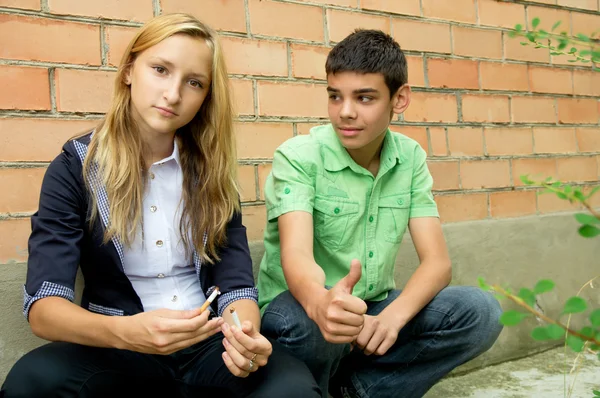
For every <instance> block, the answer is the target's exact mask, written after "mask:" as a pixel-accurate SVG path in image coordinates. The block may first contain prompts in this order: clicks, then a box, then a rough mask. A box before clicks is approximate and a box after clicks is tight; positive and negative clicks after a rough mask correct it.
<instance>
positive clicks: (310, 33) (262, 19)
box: [0, 0, 600, 263]
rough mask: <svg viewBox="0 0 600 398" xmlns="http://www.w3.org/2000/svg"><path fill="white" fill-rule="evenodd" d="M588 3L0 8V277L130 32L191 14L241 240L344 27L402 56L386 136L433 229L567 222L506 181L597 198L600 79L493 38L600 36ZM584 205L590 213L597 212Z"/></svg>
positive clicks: (310, 114)
mask: <svg viewBox="0 0 600 398" xmlns="http://www.w3.org/2000/svg"><path fill="white" fill-rule="evenodd" d="M598 3H599V1H597V0H539V1H521V0H516V1H510V2H509V1H497V0H195V1H190V0H128V1H117V0H104V1H93V0H0V192H1V193H2V194H1V195H0V236H1V237H2V239H0V263H5V262H7V261H9V260H17V261H22V260H24V259H25V257H26V250H25V249H26V241H27V235H28V233H29V219H28V217H29V216H30V215H31V213H32V212H33V211H35V209H36V206H37V200H38V195H39V187H40V183H41V178H42V176H43V173H44V170H45V168H46V167H47V164H48V162H49V161H50V160H51V159H52V158H53V157H54V156H56V154H57V153H58V151H59V150H60V147H61V145H62V143H63V142H64V141H65V140H66V139H67V138H68V137H70V136H71V135H73V134H75V133H77V132H80V131H82V130H84V129H87V128H90V127H92V126H93V125H94V124H95V123H96V122H97V121H98V119H99V118H100V117H101V116H102V113H103V112H104V111H105V109H106V106H107V100H108V98H109V96H110V94H111V87H112V79H113V77H114V72H115V65H116V64H117V63H118V62H119V59H120V55H121V53H122V51H123V49H124V47H125V45H126V44H127V42H128V40H129V39H130V38H131V36H132V35H133V32H134V31H135V28H136V27H138V26H140V24H141V23H142V22H143V21H145V20H147V19H149V18H151V17H152V16H153V15H156V14H158V13H168V12H176V11H184V12H189V13H192V14H194V15H196V16H198V17H199V18H201V19H203V20H205V21H206V22H208V23H210V24H211V25H212V26H214V27H215V28H217V29H219V30H220V31H221V32H222V36H223V45H224V47H225V51H226V54H227V60H228V64H229V71H230V73H231V75H232V78H233V79H232V81H233V90H234V92H235V95H236V104H237V109H238V112H239V115H240V116H239V122H238V124H237V127H238V130H237V134H238V137H239V143H240V145H239V158H240V179H241V183H242V187H243V201H244V213H245V222H246V224H247V226H248V232H249V237H250V239H251V240H255V239H260V238H261V236H262V230H263V225H264V223H265V209H264V201H263V200H264V196H263V192H262V186H263V183H264V180H265V177H266V175H267V174H268V172H269V170H270V162H271V157H272V154H273V151H274V149H275V148H276V147H277V146H278V145H279V144H280V143H282V142H283V141H284V140H286V139H287V138H290V137H292V136H294V135H296V134H306V133H307V132H308V130H309V129H310V127H312V126H314V125H316V124H319V123H322V122H324V121H326V116H327V113H326V99H327V96H326V93H325V89H324V79H325V75H324V62H325V57H326V55H327V52H328V51H329V49H330V48H331V46H332V45H333V44H335V42H336V41H339V40H341V39H342V38H343V37H344V36H345V35H346V34H348V33H349V32H351V31H352V30H353V29H354V28H356V27H368V28H377V29H382V30H384V31H386V32H388V33H390V34H392V35H393V36H394V37H395V38H396V39H397V40H398V42H399V43H400V44H401V45H402V47H403V48H404V49H405V50H406V52H407V55H408V61H409V79H410V83H411V84H412V85H413V88H414V97H413V102H412V104H411V106H410V108H409V109H408V111H407V112H406V114H405V115H404V116H403V118H401V119H400V120H399V121H398V122H397V124H399V126H395V130H396V131H400V132H403V133H405V134H406V135H408V136H410V137H413V138H415V139H416V140H418V141H419V143H421V145H422V146H423V147H424V148H425V149H426V150H427V151H428V153H429V156H430V163H429V165H430V168H431V171H432V173H433V176H434V178H435V186H434V189H435V191H436V192H435V193H436V200H437V201H438V204H439V207H440V211H441V214H442V219H443V221H445V222H457V221H465V220H477V219H486V218H501V217H520V216H526V215H531V214H544V213H550V212H557V211H565V210H570V209H571V207H570V205H569V204H568V203H566V202H563V201H559V200H558V199H555V198H554V197H552V196H549V195H542V196H539V197H538V196H537V195H536V192H535V190H532V189H529V188H526V187H523V185H522V184H521V182H520V181H519V175H521V174H524V173H541V174H543V175H549V176H555V177H558V178H561V179H563V180H565V181H572V182H574V183H577V184H581V185H584V186H590V185H593V184H597V182H598V177H599V167H600V128H599V125H598V118H599V103H598V99H599V96H600V73H598V74H595V73H593V72H592V71H591V70H590V68H589V67H587V66H585V65H583V64H572V63H569V62H567V58H565V57H553V56H551V55H550V54H549V53H548V52H547V51H544V50H533V49H532V48H530V47H523V46H521V45H520V44H519V42H520V41H521V40H520V39H518V38H515V39H512V38H509V37H508V34H507V28H510V27H512V26H514V25H515V24H516V23H521V24H525V23H526V21H527V20H531V19H532V18H533V17H535V16H538V17H540V18H541V19H542V25H544V26H546V25H547V26H550V25H551V24H552V23H554V22H555V21H556V20H558V19H561V20H562V21H563V23H562V25H561V28H562V29H567V30H568V31H569V33H571V34H576V33H580V32H581V33H587V34H589V33H591V32H592V31H594V30H596V29H597V28H599V27H600V13H599V12H598V11H599V4H598ZM599 202H600V200H598V198H597V199H596V203H595V204H596V205H600V203H599Z"/></svg>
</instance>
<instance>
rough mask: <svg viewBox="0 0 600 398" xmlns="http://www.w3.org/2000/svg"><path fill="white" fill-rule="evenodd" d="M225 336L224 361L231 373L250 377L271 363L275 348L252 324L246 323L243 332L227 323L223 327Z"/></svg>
mask: <svg viewBox="0 0 600 398" xmlns="http://www.w3.org/2000/svg"><path fill="white" fill-rule="evenodd" d="M221 330H222V331H223V334H224V335H225V338H224V339H223V346H224V347H225V352H224V353H223V361H224V362H225V365H226V366H227V368H228V369H229V371H230V372H231V373H232V374H233V375H235V376H238V377H248V375H249V374H250V373H252V372H256V371H257V370H258V368H260V367H261V366H265V365H266V364H267V362H268V361H269V356H271V353H272V352H273V347H272V346H271V343H270V342H269V340H267V339H266V338H265V337H264V336H263V335H262V334H260V333H259V332H258V331H257V330H256V329H255V328H254V325H253V324H252V322H250V321H244V323H243V324H242V330H240V329H239V328H237V327H235V326H229V325H228V324H227V323H223V324H222V325H221Z"/></svg>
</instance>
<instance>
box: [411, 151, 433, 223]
mask: <svg viewBox="0 0 600 398" xmlns="http://www.w3.org/2000/svg"><path fill="white" fill-rule="evenodd" d="M432 188H433V178H432V177H431V173H430V172H429V169H428V168H427V154H426V153H425V151H424V150H423V148H421V147H420V146H419V145H417V146H416V147H415V156H414V167H413V175H412V186H411V202H410V216H409V217H410V218H415V217H439V214H438V210H437V205H436V203H435V200H434V199H433V193H432V192H431V190H432Z"/></svg>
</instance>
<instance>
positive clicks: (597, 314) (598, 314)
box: [590, 308, 600, 328]
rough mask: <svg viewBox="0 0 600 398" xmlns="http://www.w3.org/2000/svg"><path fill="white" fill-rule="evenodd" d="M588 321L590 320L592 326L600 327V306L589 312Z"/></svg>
mask: <svg viewBox="0 0 600 398" xmlns="http://www.w3.org/2000/svg"><path fill="white" fill-rule="evenodd" d="M590 322H592V326H594V327H596V328H597V327H600V308H598V309H597V310H594V311H593V312H592V313H591V314H590Z"/></svg>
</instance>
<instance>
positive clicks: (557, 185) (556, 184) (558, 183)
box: [551, 181, 562, 188]
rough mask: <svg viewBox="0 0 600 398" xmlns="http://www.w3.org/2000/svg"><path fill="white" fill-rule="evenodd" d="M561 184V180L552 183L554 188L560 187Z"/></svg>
mask: <svg viewBox="0 0 600 398" xmlns="http://www.w3.org/2000/svg"><path fill="white" fill-rule="evenodd" d="M561 184H562V183H561V182H560V181H556V182H555V183H553V184H552V185H551V187H552V188H560V186H561Z"/></svg>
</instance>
